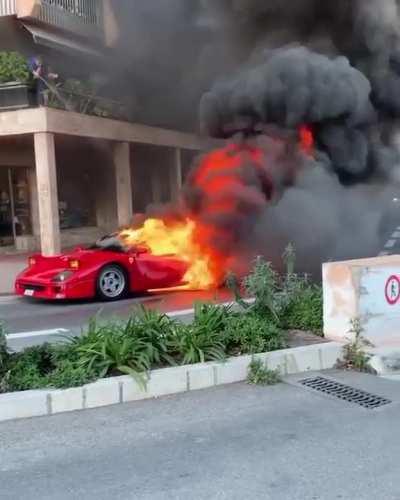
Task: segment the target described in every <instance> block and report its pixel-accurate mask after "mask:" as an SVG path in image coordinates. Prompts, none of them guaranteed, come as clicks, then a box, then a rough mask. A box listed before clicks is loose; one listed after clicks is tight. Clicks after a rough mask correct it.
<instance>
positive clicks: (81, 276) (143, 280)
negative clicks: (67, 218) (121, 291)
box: [15, 248, 188, 300]
mask: <svg viewBox="0 0 400 500" xmlns="http://www.w3.org/2000/svg"><path fill="white" fill-rule="evenodd" d="M107 266H117V267H118V268H119V269H122V270H123V271H124V274H125V276H126V280H127V290H126V292H143V291H146V290H150V289H158V288H170V287H174V286H179V285H183V284H184V282H183V278H184V275H185V273H186V271H187V269H188V264H187V263H186V262H184V261H182V260H180V259H179V258H177V257H175V256H161V257H160V256H155V255H152V254H151V253H149V252H148V251H143V249H142V250H140V251H138V250H136V251H135V250H131V251H129V250H128V251H114V250H112V249H99V248H94V249H81V248H77V249H76V250H74V251H73V252H71V253H66V254H63V255H59V256H56V257H43V256H42V255H33V256H32V257H30V259H29V267H28V268H27V269H25V270H24V271H23V272H22V273H21V274H20V275H19V276H18V277H17V279H16V282H15V292H16V294H17V295H21V296H25V297H34V298H37V299H48V300H65V299H90V298H94V297H95V296H96V295H97V292H98V287H97V286H98V279H99V275H100V273H101V271H102V270H103V269H105V268H107ZM61 275H64V278H65V276H67V279H63V280H61V281H60V279H59V277H60V276H61ZM116 298H119V297H116Z"/></svg>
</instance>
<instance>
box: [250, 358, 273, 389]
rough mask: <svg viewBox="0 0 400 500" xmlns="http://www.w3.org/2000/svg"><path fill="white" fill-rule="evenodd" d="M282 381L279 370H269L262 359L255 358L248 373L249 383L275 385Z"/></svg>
mask: <svg viewBox="0 0 400 500" xmlns="http://www.w3.org/2000/svg"><path fill="white" fill-rule="evenodd" d="M279 382H281V377H280V373H279V370H269V369H268V367H267V365H266V364H264V363H263V362H262V361H261V359H253V360H252V361H251V363H250V365H249V369H248V373H247V383H248V384H255V385H275V384H279Z"/></svg>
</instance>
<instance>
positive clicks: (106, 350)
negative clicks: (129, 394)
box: [71, 318, 151, 384]
mask: <svg viewBox="0 0 400 500" xmlns="http://www.w3.org/2000/svg"><path fill="white" fill-rule="evenodd" d="M134 323H135V320H134V318H130V319H129V320H128V321H127V322H126V323H122V322H121V323H119V322H115V323H110V324H108V325H99V324H98V323H97V322H96V320H92V321H91V322H90V325H89V328H88V330H87V332H86V333H85V334H84V335H82V336H81V337H76V338H74V339H72V340H71V342H72V346H73V350H74V351H76V355H77V357H78V367H79V368H82V369H84V370H85V371H86V372H87V373H90V374H91V373H96V374H97V375H98V377H99V378H102V377H105V376H107V375H108V376H110V375H115V374H119V373H124V374H127V375H132V376H133V377H134V378H135V379H136V380H137V381H138V382H140V383H141V384H144V383H145V379H146V377H145V373H146V372H147V371H148V370H149V369H150V368H151V358H150V357H149V355H148V353H147V352H146V351H147V350H148V347H149V346H148V345H146V343H145V342H143V341H142V340H141V339H140V338H138V337H137V336H135V335H132V334H131V332H132V330H133V328H134Z"/></svg>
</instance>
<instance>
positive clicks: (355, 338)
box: [337, 318, 373, 373]
mask: <svg viewBox="0 0 400 500" xmlns="http://www.w3.org/2000/svg"><path fill="white" fill-rule="evenodd" d="M363 332H364V328H363V326H362V323H361V320H360V319H359V318H356V319H353V320H352V321H351V329H350V330H349V333H351V334H352V337H351V339H349V340H348V342H347V343H346V344H345V345H344V346H343V361H338V363H337V367H338V368H342V369H345V370H355V371H358V372H366V373H371V372H372V371H373V370H372V368H371V367H370V365H369V360H370V359H371V356H370V355H369V354H367V353H366V352H365V349H366V348H367V347H372V344H371V342H369V341H368V340H367V339H365V338H364V337H363V335H362V334H363Z"/></svg>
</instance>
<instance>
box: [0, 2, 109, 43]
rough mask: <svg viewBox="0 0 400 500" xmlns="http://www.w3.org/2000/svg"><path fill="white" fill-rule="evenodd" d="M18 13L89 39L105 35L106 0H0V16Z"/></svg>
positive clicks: (23, 18)
mask: <svg viewBox="0 0 400 500" xmlns="http://www.w3.org/2000/svg"><path fill="white" fill-rule="evenodd" d="M12 15H17V16H18V17H19V18H20V19H21V20H23V21H27V22H31V21H32V20H35V21H38V22H39V23H41V24H44V25H48V26H50V27H54V28H59V29H61V30H65V31H68V32H70V33H74V34H77V35H81V36H84V37H86V38H93V37H94V38H102V37H103V36H104V23H103V0H36V1H35V0H30V1H27V2H26V3H23V4H22V3H21V4H19V3H18V2H17V0H0V17H1V16H12Z"/></svg>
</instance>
